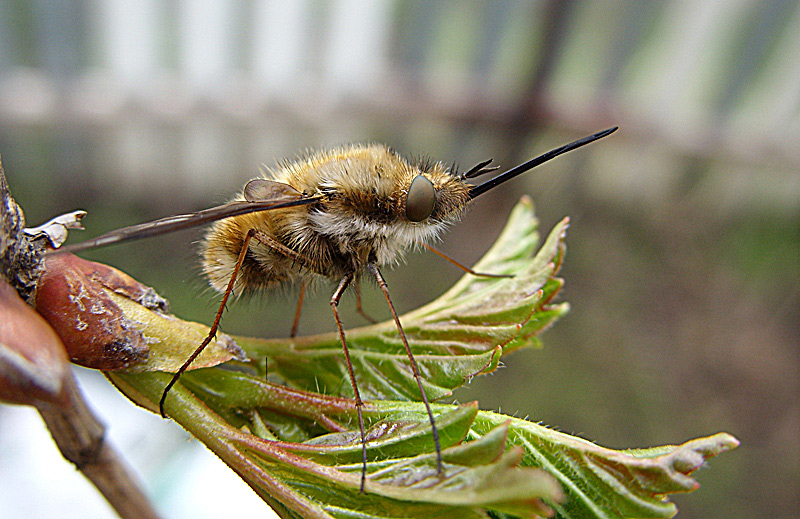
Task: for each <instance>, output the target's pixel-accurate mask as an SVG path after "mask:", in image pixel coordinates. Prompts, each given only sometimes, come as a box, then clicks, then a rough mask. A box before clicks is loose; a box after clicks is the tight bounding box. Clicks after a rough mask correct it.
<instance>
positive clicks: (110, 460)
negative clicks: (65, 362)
mask: <svg viewBox="0 0 800 519" xmlns="http://www.w3.org/2000/svg"><path fill="white" fill-rule="evenodd" d="M68 380H69V386H70V387H68V388H67V390H68V392H69V401H68V404H67V405H66V406H59V405H55V404H44V403H43V404H41V405H38V406H37V409H38V410H39V414H41V415H42V418H43V419H44V422H45V424H47V428H48V429H49V430H50V434H51V435H52V436H53V440H55V442H56V445H57V446H58V449H59V450H60V451H61V454H62V455H63V456H64V457H65V458H66V459H68V460H69V461H71V462H72V463H74V464H75V466H76V467H77V468H78V470H80V471H81V472H82V473H83V475H84V476H86V478H87V479H88V480H89V481H91V482H92V484H94V486H95V487H97V489H98V490H99V491H100V493H101V494H103V497H105V498H106V501H108V503H109V504H110V505H111V506H112V507H113V508H114V510H116V512H117V514H119V516H120V517H122V518H123V519H128V518H130V519H134V518H137V519H157V518H158V517H160V516H159V515H158V513H156V511H155V509H154V508H153V506H152V505H151V504H150V502H149V500H148V498H147V496H146V495H145V493H144V492H143V490H142V488H141V486H140V484H139V482H138V481H137V480H136V477H135V476H134V475H133V474H132V473H131V471H130V470H129V469H128V467H127V466H126V464H125V462H124V460H123V459H122V457H121V456H120V455H119V454H118V453H117V451H116V450H115V449H114V448H113V447H112V446H111V445H110V444H109V443H108V442H106V441H105V427H104V426H103V424H101V423H100V422H99V421H98V420H97V418H96V417H95V416H94V414H93V413H92V412H91V410H90V409H89V407H88V406H87V405H86V401H85V400H84V399H83V395H81V392H80V389H79V388H78V385H77V383H76V381H75V379H74V377H72V376H70V377H68Z"/></svg>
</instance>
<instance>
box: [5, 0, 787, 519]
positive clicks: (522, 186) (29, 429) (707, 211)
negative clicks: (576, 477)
mask: <svg viewBox="0 0 800 519" xmlns="http://www.w3.org/2000/svg"><path fill="white" fill-rule="evenodd" d="M798 34H800V5H798V3H797V2H793V1H767V2H763V1H757V0H697V1H694V2H638V1H613V0H612V1H602V2H601V1H597V2H568V1H538V2H534V1H512V0H493V1H485V2H484V1H453V2H434V1H424V2H423V1H390V0H383V1H370V2H366V1H356V0H338V1H327V2H326V1H311V0H306V1H293V2H283V1H278V0H274V1H260V0H235V1H222V0H166V1H160V0H94V1H89V0H87V1H83V2H81V1H76V2H70V1H62V0H38V1H32V0H27V1H25V0H0V154H1V155H2V159H3V165H4V167H5V170H6V174H7V176H8V180H9V183H10V185H11V188H12V192H13V193H14V195H15V196H16V198H17V201H18V202H19V203H20V204H21V205H22V207H23V208H24V210H25V212H26V215H27V218H28V222H29V224H30V225H38V224H39V223H41V222H43V221H44V220H46V219H48V218H50V217H51V216H54V215H56V214H59V213H62V212H65V211H70V210H73V209H76V208H82V209H86V210H88V211H89V216H88V217H87V218H86V219H85V220H84V224H85V225H86V227H87V231H86V232H85V233H81V235H80V236H75V235H74V234H73V236H72V241H73V242H74V241H78V240H79V239H80V240H82V239H84V238H88V237H91V236H95V235H98V234H100V233H102V232H105V231H108V230H110V229H113V228H115V227H118V226H121V225H127V224H131V223H137V222H142V221H145V220H149V219H153V218H157V217H161V216H165V215H168V214H172V213H179V212H188V211H193V210H196V209H200V208H204V207H207V206H210V205H216V204H219V203H221V202H224V201H226V200H227V199H228V198H229V197H230V196H231V195H232V194H233V193H234V192H236V191H237V190H238V189H240V188H241V186H242V185H243V184H244V182H245V181H246V180H248V179H250V178H252V177H255V176H257V175H258V166H259V165H260V164H262V163H265V164H267V165H274V164H275V161H276V160H279V159H283V158H293V157H295V156H296V155H297V154H298V153H302V152H303V151H304V150H306V149H310V148H325V147H329V146H332V145H336V144H341V143H348V142H361V141H379V142H385V143H387V144H389V145H391V146H393V147H395V148H396V149H398V150H399V151H401V152H403V153H405V154H406V155H408V156H411V157H414V156H419V155H427V156H430V157H433V158H435V159H437V160H442V161H444V162H445V163H448V164H449V163H452V162H455V163H458V164H459V165H461V166H462V167H466V168H468V167H470V166H472V165H473V164H475V163H477V162H479V161H482V160H484V159H487V158H494V159H495V161H496V163H499V164H501V165H503V166H512V165H514V164H516V163H518V162H521V161H523V160H525V159H527V158H530V157H532V156H534V155H537V154H539V153H541V152H543V151H547V150H548V149H550V148H552V147H555V146H557V145H560V144H563V143H566V142H568V141H571V140H573V139H575V138H578V137H582V136H584V135H588V134H590V133H593V132H595V131H598V130H601V129H604V128H606V127H609V126H613V125H619V126H620V127H621V129H620V130H619V131H618V132H617V133H616V134H615V135H614V136H612V137H609V138H607V139H604V140H603V141H601V142H599V143H596V144H594V145H592V146H590V147H588V148H584V149H582V150H580V151H578V152H573V153H571V154H568V155H566V156H563V157H561V158H559V159H557V160H556V161H553V162H550V163H548V164H547V165H545V166H542V167H540V168H538V169H537V170H536V171H535V172H532V173H529V174H528V175H526V176H524V177H521V178H519V179H517V180H515V181H514V182H510V183H508V184H505V185H504V186H502V188H498V189H497V190H495V192H493V193H492V194H491V195H487V196H485V197H481V199H480V200H478V201H477V202H476V204H475V205H474V206H473V209H472V210H471V212H470V213H469V214H468V215H467V217H466V218H465V219H464V222H463V223H461V224H459V225H458V226H455V227H454V228H453V229H452V231H451V232H450V233H449V234H448V235H447V236H446V237H445V239H444V242H443V243H442V244H441V246H440V248H441V249H442V250H444V251H445V252H447V253H448V254H450V255H451V256H453V257H455V258H457V259H458V260H459V261H461V262H464V263H466V264H470V263H472V262H474V261H475V260H476V259H477V258H479V257H480V256H481V255H482V253H483V252H485V250H486V249H487V248H488V247H489V246H490V245H491V243H492V242H493V240H494V238H495V237H496V236H497V234H498V232H499V231H500V229H501V227H502V225H503V223H504V221H505V219H506V217H507V215H508V213H509V211H510V209H511V207H512V206H513V205H514V203H515V202H516V201H517V200H518V199H519V197H520V196H521V195H522V194H529V195H531V196H532V197H533V198H534V200H535V202H536V205H537V213H538V215H539V217H540V220H541V224H542V232H544V233H546V232H547V231H548V230H549V229H550V228H551V227H552V226H553V225H554V224H555V223H556V222H557V221H558V220H560V219H561V218H562V217H564V216H567V215H568V216H570V217H571V219H572V225H571V228H570V232H569V235H568V240H567V243H568V246H569V250H568V254H567V257H566V263H565V265H564V268H563V271H562V275H563V277H564V278H565V279H566V287H565V289H564V291H563V292H562V296H561V297H562V299H563V300H566V301H569V302H570V303H571V305H572V310H571V312H570V314H569V315H568V316H567V317H566V318H565V319H563V320H562V321H561V322H559V323H557V325H556V326H555V327H553V328H552V329H551V330H549V331H547V332H546V333H545V334H544V336H543V340H544V349H542V350H536V351H531V350H528V351H522V352H519V353H516V354H514V355H512V356H510V357H508V358H505V359H504V364H505V366H504V368H503V369H501V370H499V371H498V372H497V373H496V374H494V375H493V376H489V377H483V378H481V379H476V380H474V381H473V382H472V384H471V385H470V386H468V387H467V388H465V389H462V390H460V391H459V393H458V394H457V397H458V399H459V400H461V401H467V400H474V399H477V400H479V401H480V404H481V407H483V408H485V409H500V410H502V411H503V412H505V413H509V414H515V415H517V416H527V417H528V418H529V419H531V420H534V421H541V422H543V423H544V424H547V425H551V426H553V427H556V428H557V429H559V430H561V431H564V432H568V433H574V434H578V435H580V436H582V437H584V438H587V439H590V440H592V441H595V442H597V443H598V444H600V445H603V446H607V447H612V448H632V447H647V446H654V445H662V444H669V443H681V442H683V441H686V440H688V439H691V438H694V437H698V436H706V435H710V434H712V433H715V432H718V431H727V432H730V433H732V434H734V435H735V436H737V437H738V438H739V439H740V440H741V441H742V446H741V447H740V448H739V449H738V450H736V451H734V452H733V453H730V454H727V455H725V456H723V458H721V459H719V460H712V462H711V463H710V466H709V467H707V468H706V469H704V470H702V471H701V472H700V473H699V474H698V479H699V481H700V483H701V485H702V488H701V489H700V490H699V491H698V492H696V493H693V494H688V495H683V496H676V497H675V498H674V500H675V501H676V502H677V504H678V506H679V510H680V512H679V516H680V517H683V518H711V517H720V518H734V519H735V518H751V517H770V518H789V517H796V516H797V511H798V510H800V497H798V496H799V495H800V446H799V442H798V438H799V437H800V398H798V395H800V382H798V380H800V377H799V375H800V340H799V339H800V315H799V314H800V312H799V311H798V307H799V306H800V275H798V270H800V269H799V267H800V66H798V64H800V37H798ZM200 235H201V231H196V232H192V231H187V232H183V233H180V234H176V235H172V236H168V237H163V238H158V239H152V240H149V241H145V242H138V243H134V244H129V245H123V246H118V247H114V248H110V249H107V250H101V251H93V252H92V253H90V254H86V255H85V256H86V257H89V258H91V259H98V260H101V261H105V262H108V263H111V264H113V265H115V266H117V267H119V268H121V269H123V270H125V271H127V272H128V273H130V274H131V275H133V276H134V277H136V278H138V279H139V280H141V281H142V282H144V283H146V284H149V285H151V286H153V287H155V288H156V289H157V290H158V291H159V292H160V293H161V294H162V295H164V296H165V297H167V298H168V299H169V300H170V302H171V304H172V308H173V310H174V312H175V313H176V314H178V315H180V316H182V317H185V318H189V319H194V320H199V321H203V322H209V321H210V320H211V318H212V317H213V314H214V311H215V310H216V305H217V298H216V296H214V295H212V294H210V293H209V292H208V291H207V290H206V289H205V288H204V282H203V280H202V279H201V278H200V277H199V276H198V271H199V269H198V261H197V259H196V257H195V249H196V245H195V242H196V240H197V239H198V237H199V236H200ZM431 272H435V275H431ZM460 274H461V272H460V271H458V270H456V269H454V268H452V267H451V266H450V265H448V264H447V263H445V262H443V261H442V260H440V259H438V258H437V257H435V256H433V255H431V254H416V255H412V256H411V257H410V258H409V261H408V264H407V265H404V266H401V267H399V268H398V269H396V270H395V271H393V272H391V273H388V274H387V279H388V282H389V286H390V289H391V291H392V295H393V298H394V299H395V301H396V303H397V304H398V306H399V307H400V308H401V309H402V310H408V309H411V308H414V307H415V306H417V305H420V304H421V303H424V302H427V301H429V300H431V299H433V298H434V297H436V296H437V295H438V294H440V293H441V292H443V291H444V290H445V289H446V288H447V287H448V286H449V285H450V284H451V283H452V282H454V281H455V280H456V279H457V278H458V277H459V276H460ZM422 280H424V281H422ZM368 292H374V291H368ZM329 297H330V293H329V292H328V291H327V289H323V290H321V291H319V293H318V294H317V297H312V298H310V300H308V304H307V305H306V307H305V313H304V314H303V319H302V321H301V333H315V332H320V331H331V330H332V329H333V321H332V318H331V316H330V310H329V306H328V299H329ZM366 304H367V308H368V309H369V312H370V313H371V314H373V315H375V316H380V317H382V318H385V317H388V314H387V313H386V310H385V308H384V306H383V305H382V304H381V302H380V299H379V296H378V295H377V294H374V293H369V294H368V297H367V303H366ZM294 305H295V300H294V297H293V294H292V293H288V294H274V295H270V296H268V297H265V298H262V299H258V300H252V301H240V302H238V303H236V304H234V305H231V306H230V309H229V312H228V313H227V314H226V315H225V317H224V320H223V329H224V330H226V331H228V332H231V333H235V334H247V335H257V336H286V335H287V334H288V332H289V324H287V323H290V322H291V318H292V315H293V314H292V312H293V309H294ZM352 307H353V305H352V304H348V303H344V304H343V308H345V310H346V311H345V313H344V318H345V322H346V324H347V325H349V326H357V325H361V324H363V321H362V320H361V319H360V318H359V317H358V316H357V315H356V314H355V313H354V312H352ZM78 372H79V377H80V381H81V383H82V384H83V386H84V389H85V391H86V393H87V398H88V399H89V401H90V402H91V403H92V404H93V405H95V406H96V408H97V409H98V412H99V413H100V414H101V415H102V417H103V420H104V421H105V422H106V423H107V424H108V426H109V435H110V438H111V440H112V441H113V442H115V443H116V444H117V446H118V447H119V448H120V449H121V450H122V451H123V452H125V453H126V454H127V455H129V457H130V459H131V463H132V464H133V465H134V466H135V468H136V470H137V471H138V472H139V474H140V475H141V477H142V478H143V479H144V480H145V483H146V485H147V487H148V489H149V491H150V493H151V494H152V496H153V498H154V500H155V502H156V503H157V506H158V507H159V508H160V509H161V510H162V511H163V512H164V513H165V515H166V516H168V517H219V516H221V515H222V514H223V513H224V514H226V515H230V514H231V513H234V514H235V513H248V512H256V513H264V511H265V508H266V507H265V506H264V505H263V504H261V503H260V502H259V501H258V500H257V499H256V498H255V496H254V495H253V494H252V492H251V491H250V490H249V489H248V488H247V487H246V486H245V485H244V484H241V483H239V482H238V481H236V478H235V476H233V475H232V473H231V472H230V471H229V470H228V469H227V468H226V467H224V466H223V465H222V464H221V463H220V462H218V461H217V460H216V459H215V458H214V457H213V455H211V454H207V453H205V451H203V449H202V448H201V447H199V446H198V445H197V444H196V442H194V441H191V440H189V439H188V438H187V437H186V435H185V434H183V433H182V431H181V430H180V429H179V428H178V427H177V426H176V425H174V424H172V423H170V422H167V421H164V420H161V419H160V418H157V417H155V416H153V415H150V414H149V413H147V412H145V411H142V410H139V409H136V408H134V407H133V405H132V404H129V403H127V401H125V400H124V399H123V398H122V397H121V396H119V395H118V394H116V393H115V391H114V390H113V389H112V388H111V387H110V385H109V384H108V383H106V382H105V380H104V379H103V378H102V377H101V376H100V375H99V374H97V373H93V372H90V371H88V370H84V369H78ZM514 388H517V389H516V391H515V389H514ZM198 496H214V497H213V499H212V498H209V497H206V498H201V499H198ZM67 500H68V501H67ZM66 502H69V503H70V506H69V507H64V503H66ZM51 516H58V517H86V516H91V517H113V514H112V513H111V511H110V510H108V508H107V507H106V505H105V504H104V502H103V501H102V498H100V497H99V496H98V495H97V494H96V493H95V491H94V490H93V488H92V487H90V486H89V485H88V484H87V483H85V482H84V481H83V480H82V477H81V476H80V475H79V474H78V473H77V472H75V471H74V470H73V468H72V467H71V466H70V465H69V464H68V462H66V461H64V460H63V459H61V458H60V456H59V455H58V452H57V451H56V449H55V447H54V446H53V444H52V441H51V440H50V439H49V437H48V434H47V432H46V430H45V429H44V427H43V425H42V423H41V420H40V419H39V418H38V415H37V414H36V413H35V412H34V411H32V410H30V409H23V408H11V407H7V406H6V407H0V518H6V517H8V518H11V517H15V518H16V517H51Z"/></svg>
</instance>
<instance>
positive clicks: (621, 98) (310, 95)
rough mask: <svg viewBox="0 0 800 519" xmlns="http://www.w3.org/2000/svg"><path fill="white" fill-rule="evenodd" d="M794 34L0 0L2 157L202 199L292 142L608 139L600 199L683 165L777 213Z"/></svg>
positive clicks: (346, 9)
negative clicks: (46, 153)
mask: <svg viewBox="0 0 800 519" xmlns="http://www.w3.org/2000/svg"><path fill="white" fill-rule="evenodd" d="M799 32H800V10H798V8H797V5H796V4H795V3H794V2H767V3H764V2H757V1H737V2H730V1H720V0H704V1H699V2H674V3H666V2H664V3H662V2H652V3H640V2H623V1H620V2H594V3H591V2H590V3H572V2H559V1H554V2H530V1H493V2H401V1H394V2H393V1H373V2H359V1H355V0H339V1H330V2H316V1H294V2H283V1H255V0H253V1H244V0H241V1H234V2H222V1H217V0H192V1H190V0H185V1H177V0H172V1H164V2H162V1H157V0H141V1H127V0H96V1H86V2H70V1H45V0H39V1H27V2H25V1H9V0H4V1H0V143H3V144H4V148H3V150H2V152H3V153H4V155H11V154H15V153H22V152H23V151H26V150H27V151H26V152H29V150H38V151H39V152H41V151H42V150H43V148H47V149H51V150H52V161H51V162H50V163H49V164H46V165H45V164H38V163H37V164H36V165H38V166H49V167H51V168H52V171H53V172H56V173H57V172H58V171H61V174H62V175H68V176H70V177H71V178H73V179H74V178H75V177H78V178H80V176H81V175H84V174H90V175H91V176H92V177H94V179H93V181H96V180H97V179H106V178H109V177H110V178H113V179H114V182H117V181H119V182H121V186H118V187H122V188H125V189H131V190H133V191H137V190H139V191H141V190H145V191H144V192H145V193H147V192H150V190H152V189H153V188H158V187H163V188H166V189H173V190H179V191H184V190H191V189H198V190H199V191H200V193H199V196H202V195H205V196H207V195H208V193H217V192H218V191H219V189H220V188H223V189H225V190H229V189H230V186H231V185H232V184H231V182H230V181H229V180H225V179H220V174H230V173H229V172H236V173H235V174H237V175H241V178H242V179H243V178H246V177H247V176H249V175H251V174H252V173H253V172H255V171H256V166H257V165H258V164H259V163H261V162H269V163H271V162H272V159H273V158H274V157H283V156H287V155H288V156H293V155H294V154H295V153H296V152H298V151H301V150H303V149H304V148H305V147H306V146H309V145H314V146H324V145H330V144H335V143H340V142H343V141H349V140H364V139H381V140H386V141H390V142H391V143H392V144H396V145H397V146H398V147H399V148H400V149H401V150H404V151H412V152H420V151H422V152H426V153H435V154H436V156H437V157H439V156H441V158H445V159H450V158H452V157H455V158H461V159H464V160H466V159H473V158H475V157H479V158H483V157H484V156H486V155H487V154H488V153H494V154H495V157H498V156H499V157H500V158H506V159H509V160H513V159H514V158H516V155H521V154H523V153H527V151H528V150H527V149H525V147H526V143H528V142H529V141H530V138H531V133H532V132H534V131H540V130H541V129H543V128H549V129H558V130H560V131H562V132H567V133H569V134H570V135H572V134H574V135H577V134H584V133H587V132H590V131H594V130H597V129H599V128H601V127H603V126H607V125H610V124H619V125H621V126H622V127H623V129H624V133H623V134H621V136H620V137H619V138H618V139H617V142H618V144H621V143H622V144H621V145H620V147H619V149H618V151H617V156H618V157H622V158H624V159H625V160H616V161H614V163H613V168H612V167H609V168H606V172H605V173H606V174H608V175H614V176H616V177H617V179H618V180H617V181H616V182H612V183H611V184H610V185H612V186H616V187H615V188H613V189H610V190H609V192H610V193H611V192H614V193H618V194H622V195H623V196H624V195H625V192H626V189H625V186H630V184H631V183H633V184H636V181H635V180H634V179H635V178H637V177H641V176H642V175H644V176H645V179H647V178H657V179H660V180H659V181H658V182H656V183H653V182H649V181H648V182H646V183H645V184H646V185H645V186H644V188H646V189H648V190H651V189H658V186H661V187H662V188H669V186H672V185H674V183H676V182H680V181H681V179H680V178H678V179H674V178H672V177H675V176H676V175H677V176H680V175H681V174H683V173H682V172H683V171H684V170H685V169H686V168H687V167H688V165H689V164H691V165H692V166H696V164H697V161H698V160H699V161H703V162H704V163H705V164H706V167H705V168H703V169H704V170H705V175H707V178H708V179H709V180H708V182H709V183H710V184H709V191H715V192H716V193H717V197H716V200H715V202H719V199H720V197H721V198H722V200H723V201H725V200H727V203H729V204H731V205H732V206H735V205H737V204H740V203H743V202H746V203H748V204H752V203H756V204H762V205H764V204H767V205H770V206H772V207H773V209H774V206H776V205H777V206H778V207H784V209H790V210H793V209H796V208H797V207H798V206H800V197H799V196H798V195H797V193H798V192H800V185H799V181H798V175H797V173H796V172H797V170H798V168H800V67H798V66H797V63H800V39H798V38H797V37H796V35H797V34H798V33H799ZM623 139H626V141H623ZM432 141H433V143H432ZM477 143H480V145H479V146H477V147H476V146H475V145H476V144H477ZM624 143H626V144H624ZM476 148H481V149H476ZM465 149H470V150H474V151H471V152H465V151H464V150H465ZM439 154H441V155H439ZM653 157H656V158H655V159H654V158H653ZM756 164H758V165H762V164H767V165H768V168H767V169H766V170H765V169H762V170H761V174H762V175H763V178H759V179H758V180H757V181H756V182H755V185H757V186H759V190H758V192H755V193H753V192H752V190H749V191H750V192H748V193H743V192H742V187H743V186H744V185H750V184H752V183H753V180H754V179H752V178H750V177H749V176H750V175H754V174H759V173H757V172H754V171H753V165H756ZM720 168H721V170H724V171H720ZM32 169H39V168H32ZM598 170H599V171H600V173H599V174H603V171H604V168H602V167H599V168H598ZM612 170H613V171H612ZM89 172H93V173H89ZM715 178H716V179H717V180H715ZM101 182H103V181H101ZM236 183H238V181H237V182H236ZM236 183H234V184H233V185H235V184H236ZM173 185H177V186H178V187H177V188H175V187H172V188H170V187H169V186H173ZM143 186H147V187H143ZM188 186H192V187H191V188H189V187H188ZM223 186H224V187H223ZM720 190H721V191H722V193H721V194H720ZM186 194H187V195H189V196H190V197H191V196H192V195H191V193H186ZM636 194H637V193H636V192H634V195H636ZM728 198H730V200H728Z"/></svg>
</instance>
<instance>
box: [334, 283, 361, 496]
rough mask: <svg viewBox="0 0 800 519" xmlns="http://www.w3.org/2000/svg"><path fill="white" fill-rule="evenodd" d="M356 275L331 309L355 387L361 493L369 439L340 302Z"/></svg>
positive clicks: (340, 289) (344, 285)
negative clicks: (341, 316)
mask: <svg viewBox="0 0 800 519" xmlns="http://www.w3.org/2000/svg"><path fill="white" fill-rule="evenodd" d="M353 277H354V274H353V273H350V274H347V275H346V276H345V277H343V278H342V280H341V281H340V282H339V286H338V287H336V291H335V292H334V293H333V296H332V297H331V309H332V310H333V319H334V320H335V321H336V328H337V330H338V331H339V338H340V339H341V340H342V349H343V350H344V360H345V362H346V363H347V371H348V373H349V374H350V383H351V384H352V385H353V395H354V396H355V402H356V410H357V411H358V427H359V431H360V432H361V492H362V493H363V492H364V484H365V483H366V480H367V439H366V434H365V433H364V416H363V414H362V412H361V407H362V406H363V405H364V402H362V401H361V394H360V393H359V392H358V384H357V383H356V374H355V373H354V372H353V363H352V362H351V361H350V350H348V349H347V340H346V339H345V337H344V327H343V326H342V320H341V319H339V309H338V306H339V301H340V300H341V299H342V294H343V293H344V291H345V289H347V287H348V286H349V285H350V283H351V282H352V281H353Z"/></svg>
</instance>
